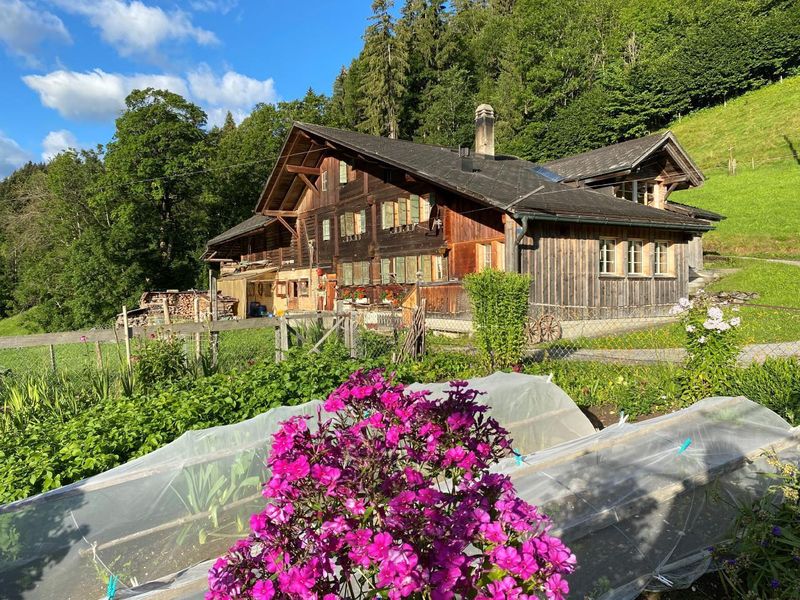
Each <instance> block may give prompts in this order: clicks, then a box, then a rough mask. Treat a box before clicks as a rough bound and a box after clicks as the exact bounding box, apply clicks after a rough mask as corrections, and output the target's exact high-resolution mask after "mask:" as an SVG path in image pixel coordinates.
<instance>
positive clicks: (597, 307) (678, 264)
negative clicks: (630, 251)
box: [520, 222, 688, 319]
mask: <svg viewBox="0 0 800 600" xmlns="http://www.w3.org/2000/svg"><path fill="white" fill-rule="evenodd" d="M601 237H609V238H614V239H616V240H617V243H618V244H621V245H622V248H621V250H620V251H619V252H618V256H617V260H618V261H622V263H621V265H620V270H621V272H622V274H620V275H601V274H600V248H599V240H600V238H601ZM629 239H639V240H643V241H644V242H646V248H645V258H644V260H645V261H646V262H647V261H649V265H650V268H649V269H648V273H649V274H646V275H628V274H627V273H625V270H626V266H627V265H626V263H627V260H626V254H625V253H626V250H627V240H629ZM656 240H659V241H669V242H670V243H671V248H672V250H671V256H672V258H673V260H674V262H673V264H672V269H671V272H672V275H669V276H654V275H652V261H653V242H654V241H656ZM686 251H687V240H686V235H685V234H684V233H681V232H674V231H666V230H656V229H650V228H636V227H611V226H592V225H580V224H574V225H571V224H553V223H536V222H534V223H532V224H531V226H530V229H529V235H528V236H527V237H526V238H525V239H524V240H523V243H522V248H521V255H520V260H521V270H522V272H523V273H528V274H529V275H530V276H531V278H532V280H533V282H532V285H531V295H530V300H531V307H532V312H533V313H534V314H536V313H539V314H541V313H548V312H549V313H555V314H556V315H558V316H559V318H562V319H587V318H588V319H606V318H624V317H640V316H641V317H646V316H652V315H661V314H665V313H666V312H668V311H669V309H670V308H671V307H672V306H673V305H674V304H675V303H676V302H677V300H678V298H680V297H682V296H686V295H687V294H688V266H687V262H686Z"/></svg>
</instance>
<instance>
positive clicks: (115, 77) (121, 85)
mask: <svg viewBox="0 0 800 600" xmlns="http://www.w3.org/2000/svg"><path fill="white" fill-rule="evenodd" d="M22 80H23V81H24V82H25V84H26V85H27V86H28V87H29V88H31V89H32V90H34V91H35V92H37V93H38V94H39V98H40V99H41V101H42V104H44V105H45V106H47V107H49V108H53V109H55V110H57V111H58V112H59V114H61V116H62V117H65V118H67V119H76V120H82V121H108V120H110V119H113V118H115V117H117V116H118V115H119V113H120V112H121V111H122V110H123V109H124V108H125V98H126V96H127V95H128V94H130V93H131V91H133V90H135V89H143V88H148V87H152V88H158V89H166V90H170V91H172V92H175V93H176V94H180V95H182V96H187V94H188V90H187V87H186V82H185V81H184V80H183V79H182V78H180V77H176V76H173V75H143V74H135V75H120V74H117V73H106V72H105V71H103V70H102V69H95V70H94V71H89V72H85V73H81V72H77V71H64V70H59V71H53V72H52V73H48V74H46V75H26V76H25V77H23V78H22Z"/></svg>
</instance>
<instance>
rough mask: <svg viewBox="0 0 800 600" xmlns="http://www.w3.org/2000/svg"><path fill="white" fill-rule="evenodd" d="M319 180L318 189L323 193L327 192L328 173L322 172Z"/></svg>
mask: <svg viewBox="0 0 800 600" xmlns="http://www.w3.org/2000/svg"><path fill="white" fill-rule="evenodd" d="M320 179H321V181H320V184H319V189H320V190H321V191H323V192H327V191H328V172H327V171H323V172H322V175H320Z"/></svg>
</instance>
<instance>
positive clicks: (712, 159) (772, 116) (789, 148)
mask: <svg viewBox="0 0 800 600" xmlns="http://www.w3.org/2000/svg"><path fill="white" fill-rule="evenodd" d="M799 105H800V77H792V78H789V79H785V80H784V81H783V82H781V83H775V84H772V85H769V86H767V87H764V88H762V89H760V90H756V91H754V92H750V93H747V94H744V95H743V96H741V97H739V98H736V99H734V100H732V101H730V102H728V103H727V104H725V105H722V106H716V107H714V108H708V109H705V110H701V111H698V112H696V113H694V114H692V115H690V116H688V117H686V118H683V119H681V120H679V121H677V122H676V123H674V124H673V125H672V126H671V127H670V128H671V129H672V131H673V132H675V134H676V135H677V136H678V139H679V140H680V142H681V144H682V145H683V146H684V147H685V148H686V149H687V151H688V152H689V153H690V154H691V155H692V157H693V158H694V159H695V161H696V162H697V163H698V164H699V165H700V167H701V168H702V169H703V170H704V172H705V174H706V177H707V180H706V183H705V184H704V185H703V186H702V187H700V188H697V189H694V190H688V191H683V192H677V193H675V194H674V195H673V196H672V197H673V199H674V200H676V201H677V202H685V203H686V204H691V205H693V206H698V207H701V208H707V209H709V210H713V211H715V212H719V213H722V214H724V215H726V216H727V217H728V218H727V220H725V221H723V222H722V223H720V224H719V226H718V228H717V230H716V231H713V232H711V233H709V234H707V236H706V238H705V240H706V243H705V248H706V250H707V251H710V252H717V253H719V254H731V255H740V256H761V257H775V258H800V158H798V156H797V152H800V111H799V110H797V107H798V106H799ZM729 148H733V155H734V157H736V160H737V174H736V176H730V175H728V171H727V161H728V152H729Z"/></svg>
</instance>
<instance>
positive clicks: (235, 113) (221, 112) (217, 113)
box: [205, 106, 250, 127]
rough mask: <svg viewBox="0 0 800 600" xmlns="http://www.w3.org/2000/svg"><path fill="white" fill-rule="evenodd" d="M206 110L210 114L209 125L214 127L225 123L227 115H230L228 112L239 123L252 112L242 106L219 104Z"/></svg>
mask: <svg viewBox="0 0 800 600" xmlns="http://www.w3.org/2000/svg"><path fill="white" fill-rule="evenodd" d="M205 111H206V114H207V115H208V126H209V127H214V126H215V125H216V126H217V127H222V126H223V125H224V124H225V117H227V116H228V112H230V113H231V116H232V117H233V120H234V121H235V122H236V124H237V125H238V124H239V123H241V122H242V121H244V120H245V118H246V117H247V115H249V114H250V113H249V112H248V111H246V110H242V109H240V108H224V107H219V106H217V107H211V108H206V109H205Z"/></svg>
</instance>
